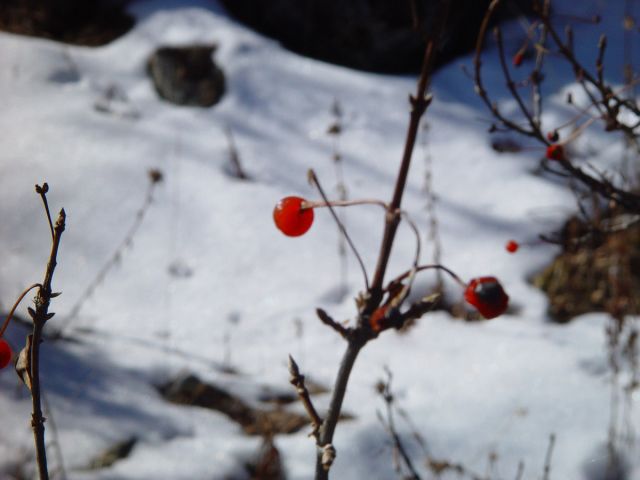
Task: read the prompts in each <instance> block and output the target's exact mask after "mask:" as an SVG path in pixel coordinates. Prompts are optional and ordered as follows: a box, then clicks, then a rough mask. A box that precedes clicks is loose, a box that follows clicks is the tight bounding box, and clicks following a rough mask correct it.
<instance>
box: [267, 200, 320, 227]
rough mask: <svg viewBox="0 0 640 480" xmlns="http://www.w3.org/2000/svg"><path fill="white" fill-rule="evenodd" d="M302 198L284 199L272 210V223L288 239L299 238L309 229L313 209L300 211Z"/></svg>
mask: <svg viewBox="0 0 640 480" xmlns="http://www.w3.org/2000/svg"><path fill="white" fill-rule="evenodd" d="M304 201H305V199H304V198H300V197H285V198H283V199H282V200H280V201H279V202H278V204H277V205H276V208H274V209H273V221H274V222H275V223H276V227H278V228H279V229H280V231H281V232H282V233H284V234H285V235H287V236H289V237H299V236H300V235H303V234H305V233H306V232H307V230H309V229H310V228H311V224H312V223H313V209H312V208H306V209H304V210H303V209H302V202H304Z"/></svg>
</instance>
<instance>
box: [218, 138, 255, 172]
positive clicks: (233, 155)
mask: <svg viewBox="0 0 640 480" xmlns="http://www.w3.org/2000/svg"><path fill="white" fill-rule="evenodd" d="M224 133H225V135H226V136H227V143H228V144H229V161H230V162H231V166H232V167H233V176H234V177H236V178H238V179H240V180H251V177H249V175H247V173H246V172H245V171H244V168H242V163H241V162H240V154H239V153H238V149H237V147H236V142H235V141H234V139H233V133H232V132H231V127H229V126H228V125H227V126H226V127H225V129H224Z"/></svg>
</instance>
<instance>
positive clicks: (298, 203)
mask: <svg viewBox="0 0 640 480" xmlns="http://www.w3.org/2000/svg"><path fill="white" fill-rule="evenodd" d="M552 146H553V145H552ZM549 148H551V147H549ZM559 148H562V147H559ZM306 203H307V201H306V200H305V199H304V198H301V197H295V196H290V197H284V198H283V199H282V200H280V201H279V202H278V203H277V205H276V207H275V208H274V210H273V221H274V222H275V224H276V227H278V229H279V230H280V231H281V232H282V233H284V234H285V235H287V236H289V237H299V236H300V235H304V234H305V233H306V232H307V231H308V230H309V229H310V228H311V225H312V224H313V218H314V214H313V207H312V206H305V204H306ZM518 248H519V244H518V242H516V241H515V240H510V241H509V242H508V243H507V245H506V249H507V251H508V252H510V253H514V252H516V251H517V250H518ZM453 275H454V277H456V278H457V276H456V275H455V274H453ZM458 281H460V280H459V279H458ZM463 285H464V284H463ZM464 298H465V300H466V301H467V303H469V304H471V305H473V306H474V307H475V308H477V309H478V311H479V312H480V313H481V314H482V316H483V317H485V318H487V319H491V318H495V317H497V316H499V315H502V314H503V313H504V312H505V311H506V310H507V307H508V305H509V296H508V295H507V294H506V293H505V291H504V289H503V288H502V285H500V282H499V281H498V279H496V278H495V277H478V278H474V279H472V280H471V281H470V282H469V283H468V284H467V285H466V288H465V292H464ZM386 313H387V306H386V305H383V306H382V307H380V308H378V309H377V310H375V311H374V312H373V314H372V315H371V318H370V324H371V329H372V330H373V331H375V332H379V331H381V330H384V329H385V315H386Z"/></svg>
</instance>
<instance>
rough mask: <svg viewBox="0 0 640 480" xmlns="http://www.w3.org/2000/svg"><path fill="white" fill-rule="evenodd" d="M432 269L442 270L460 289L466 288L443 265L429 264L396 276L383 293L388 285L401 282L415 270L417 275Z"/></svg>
mask: <svg viewBox="0 0 640 480" xmlns="http://www.w3.org/2000/svg"><path fill="white" fill-rule="evenodd" d="M432 269H437V270H442V271H443V272H445V273H447V274H448V275H449V276H450V277H451V278H453V279H454V280H455V281H456V282H457V283H458V285H460V286H461V287H462V288H466V287H467V283H466V282H465V281H464V280H462V279H461V278H460V277H459V276H458V275H457V274H456V273H455V272H453V271H452V270H450V269H449V268H447V267H445V266H444V265H437V264H429V265H419V266H417V267H415V269H413V268H412V269H411V270H407V271H406V272H404V273H402V274H400V275H398V276H397V277H396V278H394V279H393V280H391V282H389V284H388V286H387V288H385V291H387V290H388V289H389V285H392V284H396V283H399V282H401V281H402V280H404V279H405V278H407V277H408V276H410V275H411V274H412V273H413V272H414V270H415V273H418V272H422V271H423V270H432Z"/></svg>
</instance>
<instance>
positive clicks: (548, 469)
mask: <svg viewBox="0 0 640 480" xmlns="http://www.w3.org/2000/svg"><path fill="white" fill-rule="evenodd" d="M555 443H556V436H555V434H553V433H552V434H551V435H549V447H548V448H547V455H546V457H545V460H544V472H543V475H542V480H549V475H550V473H551V455H552V454H553V447H554V445H555Z"/></svg>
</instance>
